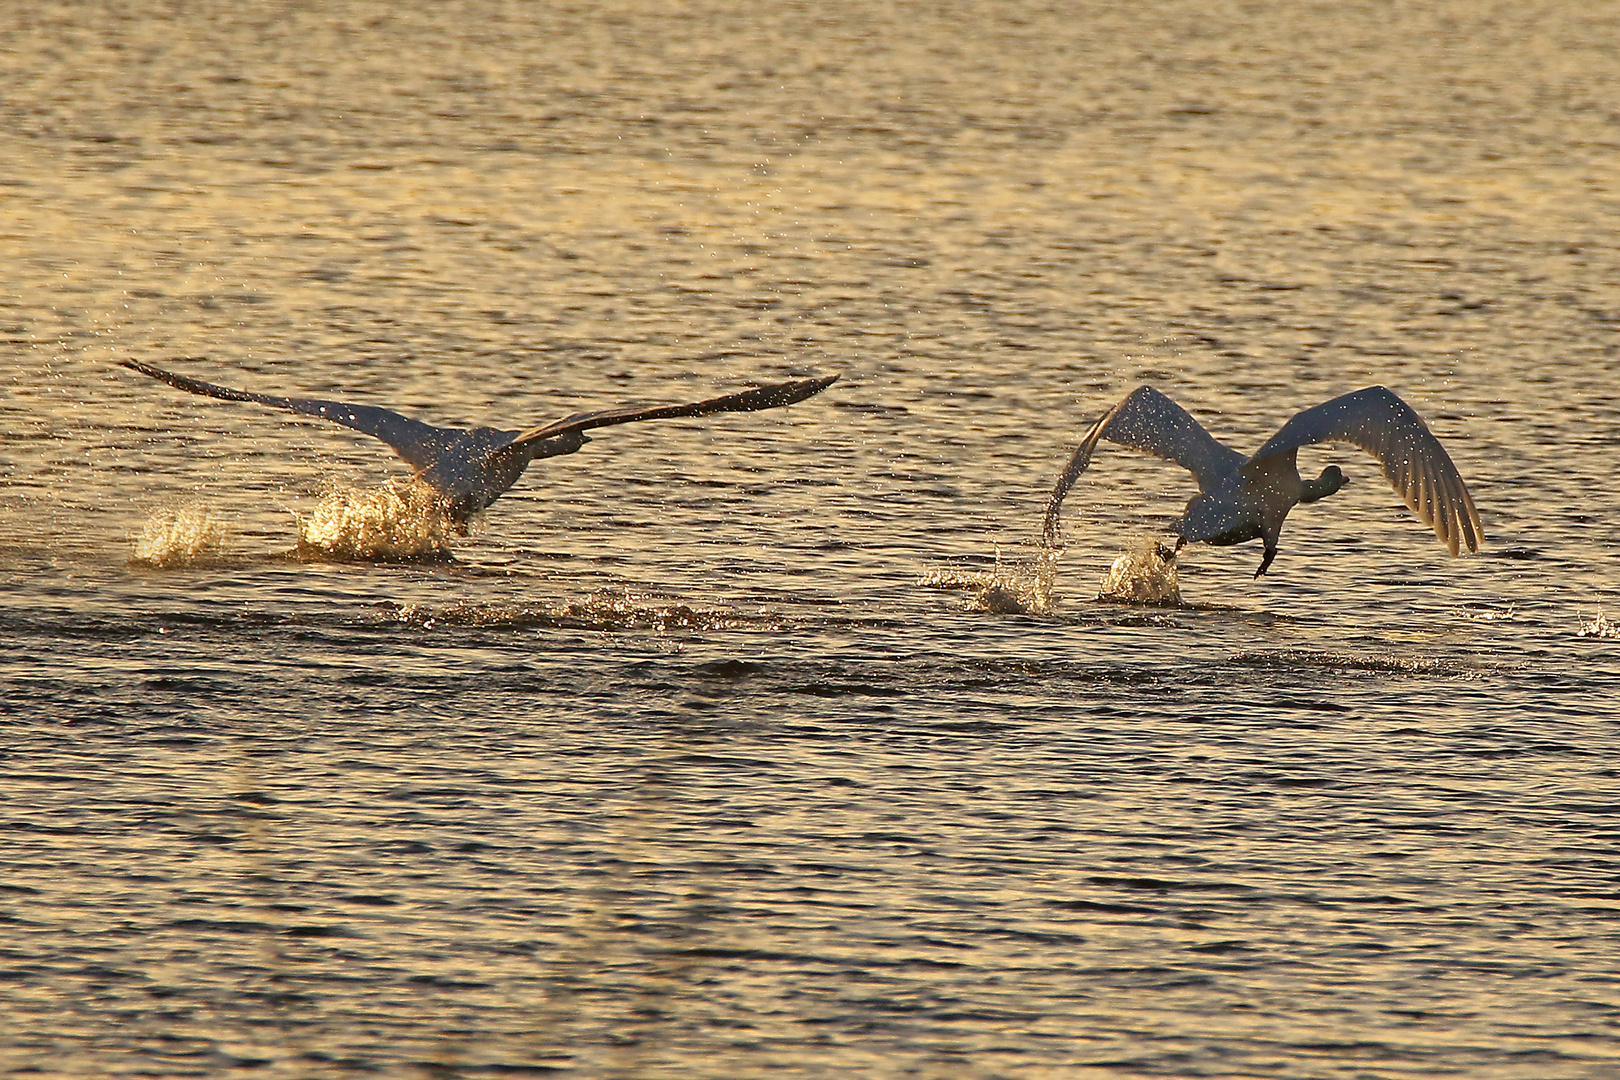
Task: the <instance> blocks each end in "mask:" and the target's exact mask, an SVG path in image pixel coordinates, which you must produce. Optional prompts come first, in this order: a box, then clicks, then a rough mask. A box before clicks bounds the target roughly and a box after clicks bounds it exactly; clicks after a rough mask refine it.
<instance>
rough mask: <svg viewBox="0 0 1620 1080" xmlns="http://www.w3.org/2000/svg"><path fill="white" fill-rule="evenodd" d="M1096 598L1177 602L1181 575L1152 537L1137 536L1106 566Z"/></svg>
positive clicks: (1179, 600) (1138, 602) (1133, 601)
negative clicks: (1129, 545)
mask: <svg viewBox="0 0 1620 1080" xmlns="http://www.w3.org/2000/svg"><path fill="white" fill-rule="evenodd" d="M1097 599H1099V600H1112V601H1115V602H1118V603H1126V604H1167V605H1173V606H1180V604H1181V575H1180V574H1179V573H1178V572H1177V570H1176V560H1175V559H1174V558H1170V559H1167V558H1165V557H1164V554H1163V553H1162V552H1161V549H1160V544H1159V542H1158V541H1157V540H1155V539H1153V538H1152V537H1145V536H1144V537H1140V538H1138V539H1137V540H1136V541H1135V542H1134V543H1133V544H1132V545H1131V547H1130V550H1129V551H1126V552H1125V553H1124V554H1123V555H1121V556H1120V557H1119V558H1117V559H1115V560H1114V562H1113V564H1112V565H1111V566H1109V568H1108V573H1106V574H1104V575H1103V579H1102V585H1101V587H1100V588H1099V590H1098V592H1097Z"/></svg>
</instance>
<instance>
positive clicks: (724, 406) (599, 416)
mask: <svg viewBox="0 0 1620 1080" xmlns="http://www.w3.org/2000/svg"><path fill="white" fill-rule="evenodd" d="M837 381H838V376H837V375H827V376H823V377H821V378H817V379H795V380H794V381H792V382H785V383H773V384H772V385H770V386H758V387H755V388H754V389H752V390H744V391H742V392H741V393H736V394H727V395H725V396H724V397H717V398H709V399H708V400H707V401H694V402H692V403H691V404H688V405H620V406H617V407H615V408H611V409H593V410H591V411H588V412H577V413H573V414H571V415H569V416H565V417H563V418H562V419H561V420H553V421H552V422H551V423H549V424H545V425H543V426H541V427H536V428H530V429H529V430H527V431H522V432H519V433H518V435H517V437H516V438H515V439H513V440H512V441H511V442H510V443H508V444H506V445H505V446H500V447H496V448H495V449H494V450H492V451H491V454H492V455H493V454H506V453H511V452H513V451H516V450H521V449H522V448H524V447H526V446H528V445H530V444H531V443H537V442H540V441H542V440H544V439H555V438H556V437H557V436H559V435H568V434H571V433H573V432H576V431H589V430H590V429H591V428H599V427H609V426H611V425H613V424H631V423H635V422H636V421H638V420H668V419H670V418H672V417H679V416H708V415H710V414H711V413H722V412H758V411H759V410H760V409H776V408H780V407H781V406H783V405H792V404H793V403H794V402H798V401H803V400H804V399H805V398H807V397H810V396H812V395H814V394H819V393H821V391H823V390H825V389H827V387H829V386H831V385H832V384H833V383H835V382H837Z"/></svg>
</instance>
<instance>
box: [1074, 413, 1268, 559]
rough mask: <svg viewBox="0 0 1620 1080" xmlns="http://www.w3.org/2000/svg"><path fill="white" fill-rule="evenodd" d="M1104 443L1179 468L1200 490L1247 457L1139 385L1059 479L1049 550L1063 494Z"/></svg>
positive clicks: (1089, 436) (1084, 442)
mask: <svg viewBox="0 0 1620 1080" xmlns="http://www.w3.org/2000/svg"><path fill="white" fill-rule="evenodd" d="M1101 439H1107V440H1108V441H1109V442H1111V443H1116V444H1118V445H1120V446H1124V447H1128V448H1129V449H1132V450H1139V451H1141V452H1142V453H1144V454H1151V455H1153V456H1154V457H1156V458H1161V459H1163V460H1165V461H1171V462H1174V463H1175V464H1177V465H1180V466H1181V467H1182V468H1184V469H1186V470H1187V471H1188V472H1190V473H1192V474H1193V478H1194V479H1195V480H1197V481H1198V488H1199V490H1200V491H1208V490H1210V489H1211V488H1213V487H1215V486H1217V485H1218V484H1219V483H1220V482H1221V480H1223V479H1225V478H1226V477H1227V476H1229V475H1231V473H1232V470H1234V469H1236V468H1237V467H1238V466H1239V465H1241V464H1242V463H1243V460H1244V458H1243V455H1242V454H1240V453H1238V452H1237V451H1236V450H1233V449H1232V448H1231V447H1229V446H1226V445H1224V444H1223V443H1221V442H1220V441H1219V440H1218V439H1216V438H1215V437H1214V436H1213V435H1211V434H1210V433H1209V432H1208V431H1205V430H1204V426H1203V425H1202V424H1200V423H1199V422H1198V421H1197V420H1194V419H1193V417H1192V415H1191V414H1190V413H1188V412H1187V410H1186V409H1183V408H1182V407H1181V406H1180V405H1177V404H1176V403H1175V402H1173V401H1171V400H1170V399H1169V398H1167V397H1165V396H1164V395H1163V394H1161V393H1159V392H1158V391H1157V390H1155V389H1153V387H1151V386H1139V387H1137V388H1136V389H1135V390H1132V391H1131V392H1130V393H1129V394H1127V395H1125V397H1124V399H1123V400H1121V401H1120V402H1119V404H1117V405H1115V406H1114V407H1113V408H1111V409H1109V410H1108V411H1107V412H1106V413H1104V414H1103V415H1102V416H1101V417H1099V418H1098V420H1097V422H1096V423H1095V424H1093V425H1091V430H1090V431H1087V432H1086V434H1085V438H1083V439H1081V440H1080V445H1079V446H1078V447H1076V448H1075V451H1074V454H1073V456H1072V457H1070V458H1069V463H1068V464H1067V465H1065V466H1064V468H1063V472H1062V473H1061V474H1060V475H1059V476H1058V480H1057V485H1056V486H1055V487H1054V488H1053V489H1052V497H1051V499H1049V500H1048V501H1047V504H1046V524H1045V527H1044V528H1043V529H1042V535H1043V536H1044V538H1045V542H1046V543H1047V544H1048V545H1049V546H1050V545H1054V544H1056V543H1057V537H1058V516H1059V514H1060V512H1061V511H1062V508H1063V499H1064V496H1066V495H1068V493H1069V489H1070V488H1072V487H1074V484H1075V481H1077V480H1079V479H1080V476H1081V474H1082V473H1084V472H1085V471H1086V467H1087V466H1089V465H1090V464H1091V455H1092V454H1093V453H1094V452H1095V451H1096V449H1097V442H1098V441H1099V440H1101Z"/></svg>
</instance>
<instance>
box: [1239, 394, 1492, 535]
mask: <svg viewBox="0 0 1620 1080" xmlns="http://www.w3.org/2000/svg"><path fill="white" fill-rule="evenodd" d="M1328 442H1343V443H1350V444H1352V445H1354V446H1358V447H1360V448H1361V449H1362V450H1365V451H1366V452H1367V453H1369V454H1371V455H1372V456H1373V457H1375V458H1377V459H1378V463H1379V464H1380V465H1382V466H1383V469H1384V476H1385V478H1387V479H1388V480H1389V482H1390V484H1391V485H1392V486H1393V487H1394V488H1395V492H1396V494H1398V495H1400V497H1401V499H1402V501H1404V502H1405V503H1406V505H1407V507H1408V508H1409V509H1410V510H1411V511H1412V513H1414V514H1416V515H1417V516H1418V518H1419V520H1421V521H1422V522H1423V523H1424V524H1425V525H1427V526H1429V527H1430V528H1431V529H1433V530H1434V534H1435V535H1436V536H1438V537H1439V538H1440V542H1441V543H1443V544H1445V545H1446V547H1447V548H1448V549H1449V550H1450V551H1451V553H1452V554H1453V555H1456V554H1458V553H1459V550H1460V549H1461V548H1462V547H1463V546H1466V547H1467V548H1468V550H1469V551H1478V550H1479V543H1480V540H1481V539H1483V538H1484V535H1485V532H1484V530H1483V529H1482V528H1481V527H1480V524H1479V511H1478V510H1476V509H1475V508H1474V500H1473V497H1472V496H1471V495H1469V493H1468V486H1467V485H1466V484H1464V483H1463V478H1462V475H1461V474H1460V473H1458V472H1457V466H1455V465H1454V464H1452V462H1451V455H1449V454H1447V453H1446V448H1445V447H1443V446H1441V445H1440V440H1439V439H1436V438H1435V437H1434V433H1433V432H1431V431H1430V430H1429V427H1428V425H1427V424H1425V423H1424V422H1423V418H1422V417H1421V416H1419V415H1418V414H1417V412H1416V411H1415V410H1413V408H1412V407H1411V406H1410V405H1408V404H1407V403H1406V402H1404V401H1402V400H1401V399H1400V398H1399V397H1397V396H1396V395H1395V393H1394V392H1393V391H1391V390H1387V389H1385V388H1384V387H1382V386H1369V387H1367V388H1366V389H1364V390H1356V391H1354V392H1353V393H1349V394H1345V395H1343V396H1341V397H1336V398H1334V399H1333V400H1332V401H1325V402H1323V403H1322V404H1320V405H1317V406H1314V407H1312V408H1309V409H1306V410H1305V411H1303V412H1301V413H1299V414H1298V415H1296V416H1295V417H1294V418H1293V419H1291V420H1289V421H1288V423H1286V424H1284V425H1283V426H1282V428H1281V430H1279V431H1278V432H1277V434H1275V435H1273V436H1272V437H1271V438H1270V439H1269V440H1268V441H1267V442H1266V444H1265V445H1264V446H1262V447H1261V448H1260V449H1259V451H1257V452H1256V453H1255V455H1254V458H1253V459H1251V460H1254V461H1259V460H1260V459H1261V458H1265V457H1270V456H1272V455H1276V454H1287V453H1292V452H1293V451H1296V450H1298V449H1299V448H1300V447H1302V446H1310V445H1312V444H1314V443H1328Z"/></svg>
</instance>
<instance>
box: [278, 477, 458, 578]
mask: <svg viewBox="0 0 1620 1080" xmlns="http://www.w3.org/2000/svg"><path fill="white" fill-rule="evenodd" d="M454 532H455V526H454V525H453V524H452V523H451V521H450V518H449V515H447V514H446V513H445V510H444V503H443V500H441V499H440V498H439V495H438V493H437V492H435V491H434V490H433V489H432V488H430V487H428V486H427V485H426V484H424V483H422V482H421V481H419V480H416V479H415V478H412V479H409V480H390V481H388V483H386V484H384V485H383V486H382V487H380V488H369V489H367V488H353V487H347V486H339V487H333V488H332V489H331V490H330V491H328V492H327V493H326V495H325V496H324V497H322V499H321V501H320V502H319V503H318V504H316V506H315V509H314V511H313V512H311V513H310V515H309V516H308V517H300V518H299V519H298V555H299V557H300V558H317V559H343V560H347V559H400V560H412V559H443V558H446V557H448V556H449V554H450V537H451V535H452V534H453V533H454Z"/></svg>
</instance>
